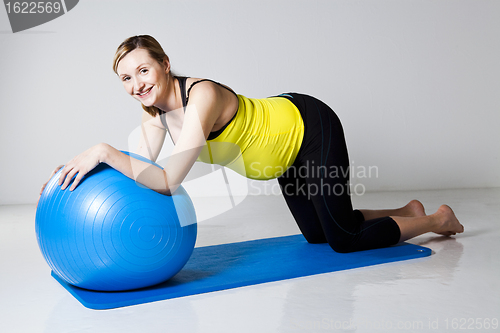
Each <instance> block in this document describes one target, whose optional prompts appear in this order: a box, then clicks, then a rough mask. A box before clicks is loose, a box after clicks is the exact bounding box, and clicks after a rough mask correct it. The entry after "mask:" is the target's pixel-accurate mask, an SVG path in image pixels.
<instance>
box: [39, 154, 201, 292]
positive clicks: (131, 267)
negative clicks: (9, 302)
mask: <svg viewBox="0 0 500 333" xmlns="http://www.w3.org/2000/svg"><path fill="white" fill-rule="evenodd" d="M124 153H126V154H129V155H130V156H132V157H134V158H137V159H140V160H142V161H146V162H149V163H151V164H152V165H156V166H158V167H160V166H159V165H157V164H156V163H154V162H152V161H150V160H148V159H146V158H144V157H142V156H139V155H136V154H132V153H127V152H124ZM61 171H62V170H59V172H58V173H57V174H55V175H54V176H53V177H52V178H51V179H50V181H49V182H48V184H47V185H46V187H45V189H44V191H43V193H42V195H41V197H40V200H39V202H38V207H37V211H36V217H35V230H36V236H37V241H38V245H39V247H40V250H41V252H42V254H43V256H44V258H45V260H46V261H47V263H48V264H49V266H50V267H51V268H52V271H53V272H54V273H55V274H56V275H57V276H59V277H60V278H61V279H62V280H64V281H66V282H67V283H69V284H72V285H75V286H77V287H80V288H85V289H90V290H101V291H119V290H131V289H137V288H143V287H148V286H152V285H155V284H158V283H161V282H163V281H166V280H168V279H169V278H171V277H172V276H174V275H175V274H176V273H177V272H179V271H180V270H181V268H182V267H183V266H184V265H185V264H186V262H187V261H188V259H189V257H190V256H191V253H192V252H193V248H194V245H195V242H196V232H197V224H196V214H195V210H194V206H193V203H192V201H191V199H190V198H189V196H188V194H187V193H186V191H185V190H184V188H182V187H179V188H178V189H177V190H176V191H175V193H174V195H172V196H167V195H163V194H160V193H157V192H155V191H153V190H151V189H148V188H146V187H144V186H143V185H141V184H139V183H136V182H135V181H134V180H132V179H130V178H128V177H127V176H125V175H123V174H122V173H121V172H119V171H116V170H115V169H113V168H111V167H109V166H108V165H107V164H104V163H101V164H99V165H98V166H96V167H95V168H94V169H93V170H92V171H91V172H89V173H88V174H87V175H85V177H84V178H83V179H82V181H81V182H80V184H79V185H78V186H77V187H76V189H75V190H74V191H69V186H68V187H67V188H66V189H65V190H64V191H63V190H61V186H59V185H58V184H57V182H58V180H59V176H60V174H61Z"/></svg>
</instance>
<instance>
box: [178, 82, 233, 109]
mask: <svg viewBox="0 0 500 333" xmlns="http://www.w3.org/2000/svg"><path fill="white" fill-rule="evenodd" d="M203 81H209V82H213V83H215V84H218V85H219V86H221V87H223V88H226V89H227V90H229V91H230V92H232V93H233V94H234V95H235V96H236V97H238V95H236V93H235V92H234V90H233V89H231V88H228V87H226V86H225V85H223V84H221V83H219V82H217V81H214V80H210V79H201V80H198V81H195V82H193V83H191V85H190V86H189V89H188V91H187V97H186V105H187V103H188V101H189V93H190V92H191V89H192V88H193V86H194V85H195V84H197V83H200V82H203ZM179 82H180V81H179Z"/></svg>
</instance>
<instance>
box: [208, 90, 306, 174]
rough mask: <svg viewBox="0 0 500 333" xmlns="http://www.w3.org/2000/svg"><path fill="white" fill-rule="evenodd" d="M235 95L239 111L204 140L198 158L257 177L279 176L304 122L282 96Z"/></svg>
mask: <svg viewBox="0 0 500 333" xmlns="http://www.w3.org/2000/svg"><path fill="white" fill-rule="evenodd" d="M237 97H238V103H239V104H238V111H237V113H236V115H235V117H234V118H233V119H232V121H231V122H230V123H229V124H228V125H227V127H226V128H225V129H224V130H223V131H222V133H220V134H219V136H217V137H216V138H215V139H213V140H207V144H206V145H205V146H204V147H203V149H202V151H201V154H200V156H199V157H198V161H201V162H205V163H211V164H219V165H223V166H226V167H228V168H230V169H232V170H234V171H236V172H237V173H239V174H241V175H243V176H245V177H248V178H251V179H258V180H268V179H273V178H277V177H279V176H281V175H282V174H283V173H284V172H285V171H286V169H288V168H289V167H290V166H291V165H292V164H293V162H294V161H295V158H296V157H297V154H298V152H299V148H300V145H301V144H302V139H303V136H304V123H303V121H302V117H301V115H300V112H299V110H298V109H297V107H296V106H295V105H294V104H293V103H292V102H291V101H289V100H288V99H287V98H284V97H269V98H261V99H256V98H247V97H245V96H242V95H237Z"/></svg>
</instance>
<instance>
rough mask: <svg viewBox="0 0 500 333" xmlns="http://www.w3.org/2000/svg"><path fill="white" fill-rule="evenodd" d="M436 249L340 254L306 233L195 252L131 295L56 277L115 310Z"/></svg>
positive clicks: (91, 304)
mask: <svg viewBox="0 0 500 333" xmlns="http://www.w3.org/2000/svg"><path fill="white" fill-rule="evenodd" d="M430 254H431V250H430V249H428V248H426V247H422V246H418V245H413V244H407V243H402V244H398V245H396V246H392V247H388V248H383V249H376V250H368V251H360V252H353V253H336V252H334V251H333V250H332V249H331V248H330V246H329V245H328V244H309V243H307V242H306V241H305V239H304V237H303V236H302V235H293V236H285V237H276V238H268V239H259V240H254V241H247V242H240V243H231V244H222V245H213V246H206V247H198V248H195V249H194V251H193V254H192V256H191V258H190V259H189V261H188V262H187V264H186V266H184V268H183V269H182V270H181V271H180V272H179V273H178V274H177V275H175V276H174V277H173V278H171V279H170V280H168V281H166V282H163V283H161V284H158V285H156V286H153V287H148V288H144V289H138V290H132V291H119V292H116V291H114V292H102V291H90V290H85V289H81V288H78V287H74V286H72V285H69V284H67V283H66V282H64V281H63V280H61V279H59V277H58V276H57V275H56V274H54V272H52V276H53V277H54V278H55V279H56V280H57V281H58V282H59V283H60V284H61V285H62V286H63V287H64V288H66V289H67V290H68V291H69V292H70V293H71V294H72V295H73V296H74V297H75V298H76V299H77V300H78V301H80V302H81V303H82V304H83V305H84V306H86V307H87V308H91V309H100V310H102V309H112V308H117V307H122V306H128V305H135V304H142V303H148V302H154V301H159V300H165V299H170V298H176V297H182V296H188V295H195V294H201V293H207V292H212V291H218V290H224V289H231V288H237V287H243V286H248V285H254V284H259V283H265V282H272V281H279V280H285V279H292V278H296V277H301V276H308V275H314V274H321V273H328V272H334V271H340V270H345V269H351V268H357V267H363V266H370V265H377V264H382V263H388V262H394V261H400V260H407V259H414V258H420V257H426V256H429V255H430Z"/></svg>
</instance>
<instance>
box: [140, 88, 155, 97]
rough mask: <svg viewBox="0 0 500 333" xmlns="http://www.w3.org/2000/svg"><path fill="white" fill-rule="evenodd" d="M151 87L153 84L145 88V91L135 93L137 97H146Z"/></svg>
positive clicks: (149, 93)
mask: <svg viewBox="0 0 500 333" xmlns="http://www.w3.org/2000/svg"><path fill="white" fill-rule="evenodd" d="M152 89H153V86H151V87H150V88H149V89H147V90H145V91H142V92H138V93H137V94H136V95H137V96H138V97H139V98H146V97H148V96H149V95H151V90H152Z"/></svg>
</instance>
